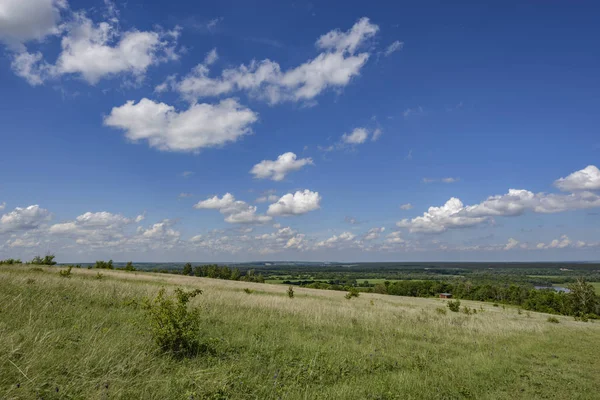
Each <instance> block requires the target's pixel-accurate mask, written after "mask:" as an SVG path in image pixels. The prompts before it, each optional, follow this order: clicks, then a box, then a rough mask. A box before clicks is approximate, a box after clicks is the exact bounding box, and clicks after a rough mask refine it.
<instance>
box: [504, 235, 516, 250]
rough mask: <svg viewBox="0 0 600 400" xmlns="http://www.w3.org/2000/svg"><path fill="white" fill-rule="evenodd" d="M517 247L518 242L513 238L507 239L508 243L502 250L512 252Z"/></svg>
mask: <svg viewBox="0 0 600 400" xmlns="http://www.w3.org/2000/svg"><path fill="white" fill-rule="evenodd" d="M518 245H519V241H518V240H516V239H513V238H509V239H508V243H507V244H506V246H504V250H512V249H514V248H516V247H517V246H518Z"/></svg>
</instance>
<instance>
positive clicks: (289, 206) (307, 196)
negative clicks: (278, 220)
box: [267, 189, 321, 216]
mask: <svg viewBox="0 0 600 400" xmlns="http://www.w3.org/2000/svg"><path fill="white" fill-rule="evenodd" d="M319 208H321V196H320V195H319V192H311V191H310V190H308V189H306V190H304V191H297V192H296V193H294V194H292V193H288V194H286V195H284V196H282V197H281V198H280V199H279V200H278V201H277V202H276V203H273V204H271V205H270V206H269V209H268V210H267V215H271V216H291V215H301V214H306V213H307V212H309V211H314V210H317V209H319Z"/></svg>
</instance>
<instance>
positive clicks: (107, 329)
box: [0, 265, 600, 399]
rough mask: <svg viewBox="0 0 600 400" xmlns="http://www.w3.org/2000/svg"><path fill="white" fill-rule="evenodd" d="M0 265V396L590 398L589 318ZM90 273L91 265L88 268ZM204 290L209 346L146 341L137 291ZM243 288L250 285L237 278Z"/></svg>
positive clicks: (593, 359) (595, 334) (593, 350)
mask: <svg viewBox="0 0 600 400" xmlns="http://www.w3.org/2000/svg"><path fill="white" fill-rule="evenodd" d="M60 270H64V268H58V267H38V266H35V267H34V266H24V265H13V266H0V398H1V399H32V398H35V399H38V398H40V399H42V398H43V399H109V398H110V399H131V398H143V399H468V398H472V399H515V398H517V399H521V398H522V399H531V398H549V399H566V398H569V399H597V398H598V394H599V393H600V379H598V376H600V358H599V357H598V354H600V323H599V322H598V321H596V322H579V321H575V320H574V318H573V317H565V316H552V318H556V320H557V321H558V323H552V322H549V321H548V318H549V317H550V316H549V314H543V313H536V312H527V311H522V310H519V309H517V308H515V307H510V306H504V307H496V306H494V305H492V304H491V303H483V302H474V301H461V303H462V305H463V306H467V307H469V308H471V309H475V310H477V313H476V314H473V313H470V314H466V313H463V312H458V313H454V312H450V311H449V310H448V307H446V303H445V301H444V300H441V299H434V298H417V297H401V296H388V295H381V294H376V293H361V294H360V296H359V297H355V298H352V299H346V298H345V297H344V294H345V293H344V292H339V291H331V290H316V289H308V288H300V287H295V288H294V297H293V298H290V297H288V294H287V293H286V292H287V286H283V285H267V284H259V283H252V282H241V281H228V280H218V279H210V278H200V277H193V276H182V275H172V274H155V273H148V272H139V271H138V272H126V271H115V270H102V271H100V272H98V270H96V269H91V270H88V269H78V268H74V269H73V270H72V273H71V275H70V277H63V276H60V275H59V271H60ZM99 274H100V275H99ZM161 287H164V288H166V289H167V291H168V292H171V291H173V290H174V289H175V288H186V289H195V288H199V289H202V290H203V293H202V294H201V295H199V296H197V297H195V298H194V299H193V300H192V301H191V303H190V307H198V308H199V309H200V315H201V320H202V329H201V332H200V335H201V336H202V340H203V341H204V342H205V343H207V346H208V350H207V351H206V352H204V353H202V354H199V355H198V356H196V357H191V358H184V359H179V358H175V357H171V356H169V355H168V354H164V353H163V352H161V351H160V350H159V349H158V348H157V347H156V345H155V343H154V342H153V341H152V337H151V334H150V331H149V325H148V320H147V317H146V314H145V311H144V310H143V308H142V307H141V306H140V304H142V302H143V299H144V298H152V297H154V296H155V295H156V294H157V292H158V291H159V289H160V288H161ZM244 289H248V290H244Z"/></svg>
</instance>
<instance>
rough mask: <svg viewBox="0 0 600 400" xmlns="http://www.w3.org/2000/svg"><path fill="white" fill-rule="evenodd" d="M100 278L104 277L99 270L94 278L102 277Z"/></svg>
mask: <svg viewBox="0 0 600 400" xmlns="http://www.w3.org/2000/svg"><path fill="white" fill-rule="evenodd" d="M102 278H104V275H102V274H101V273H100V272H98V273H97V274H96V279H102Z"/></svg>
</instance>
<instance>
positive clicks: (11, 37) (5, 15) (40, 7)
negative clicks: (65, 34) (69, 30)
mask: <svg viewBox="0 0 600 400" xmlns="http://www.w3.org/2000/svg"><path fill="white" fill-rule="evenodd" d="M66 8H68V4H67V1H66V0H2V2H1V3H0V40H1V41H3V42H4V43H6V44H7V45H9V46H11V47H19V45H21V44H22V43H25V42H27V41H30V40H41V39H43V38H45V37H46V36H48V35H56V34H58V33H59V32H60V20H61V11H62V10H64V9H66Z"/></svg>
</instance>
